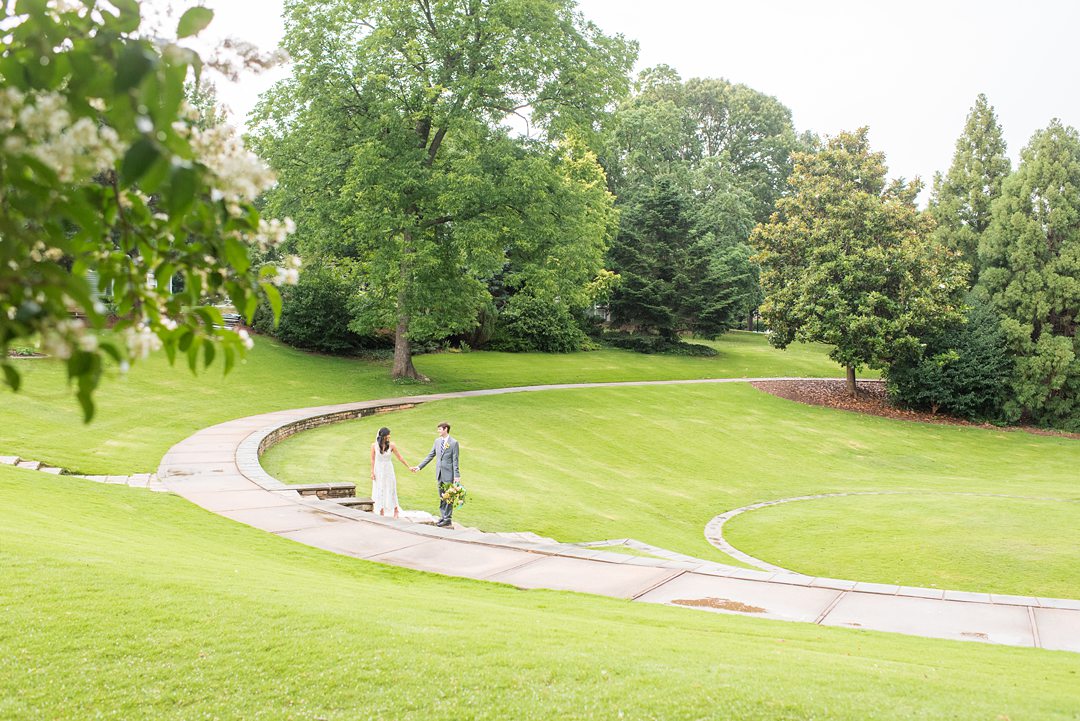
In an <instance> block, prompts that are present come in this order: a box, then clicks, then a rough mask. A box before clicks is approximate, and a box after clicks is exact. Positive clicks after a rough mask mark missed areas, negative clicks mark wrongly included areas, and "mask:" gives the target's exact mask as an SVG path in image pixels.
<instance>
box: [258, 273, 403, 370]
mask: <svg viewBox="0 0 1080 721" xmlns="http://www.w3.org/2000/svg"><path fill="white" fill-rule="evenodd" d="M355 276H356V273H355V271H354V269H353V267H352V266H351V265H349V264H344V263H340V262H338V263H330V262H323V261H320V260H318V259H313V260H311V261H309V262H308V263H306V264H305V266H304V268H303V270H302V271H301V272H300V279H299V282H298V283H297V284H296V285H295V286H290V287H286V288H283V289H282V290H283V292H282V305H281V321H280V323H279V324H278V326H277V328H274V326H273V315H272V313H271V312H270V310H269V308H267V307H265V306H263V307H260V309H259V310H258V312H256V314H255V320H254V321H253V325H254V327H255V329H256V330H257V331H259V332H260V333H268V334H270V335H273V336H275V337H277V338H279V339H280V340H282V341H283V342H285V343H288V344H289V345H291V346H294V347H296V348H302V349H304V350H312V351H318V352H320V353H335V354H343V355H344V354H351V353H355V352H356V351H358V350H360V349H362V348H373V347H378V346H379V345H382V343H380V341H378V340H377V339H374V338H367V337H364V336H361V335H358V334H357V333H354V332H353V331H351V330H349V321H350V319H351V317H350V314H349V309H348V307H349V297H350V295H351V294H352V292H353V290H354V288H355V287H356V277H355Z"/></svg>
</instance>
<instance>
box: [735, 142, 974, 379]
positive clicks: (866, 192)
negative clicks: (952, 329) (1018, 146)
mask: <svg viewBox="0 0 1080 721" xmlns="http://www.w3.org/2000/svg"><path fill="white" fill-rule="evenodd" d="M886 172H887V170H886V167H885V156H884V154H882V153H875V152H872V151H871V149H870V145H869V142H868V141H867V130H866V128H863V129H861V130H859V131H857V132H855V133H841V134H839V135H838V136H836V137H835V138H831V139H830V140H829V141H828V143H827V144H826V146H825V148H824V149H823V150H821V151H820V152H818V153H813V154H807V153H797V154H795V169H794V172H793V173H792V175H791V179H790V183H791V188H792V193H791V195H789V196H786V197H783V198H781V199H780V201H779V202H778V204H777V212H776V213H775V214H774V215H773V216H772V218H770V219H769V222H768V223H764V224H762V225H759V226H758V227H757V228H755V229H754V232H753V235H752V242H753V243H754V244H755V245H756V246H757V248H758V249H759V251H760V252H759V254H758V256H757V259H758V261H759V262H760V264H761V268H762V276H761V280H762V284H763V286H764V290H765V301H764V303H763V304H762V306H761V315H762V318H763V319H764V321H765V323H766V325H767V326H768V328H769V329H770V331H771V336H770V341H771V342H772V344H773V345H775V346H776V347H778V348H786V347H787V346H788V345H789V344H790V343H791V342H792V341H818V342H822V343H829V344H831V345H832V346H834V348H833V351H832V353H831V357H832V358H833V359H834V360H835V361H837V362H838V363H840V364H841V365H843V366H844V367H845V368H846V369H847V378H848V390H849V392H850V393H851V394H852V395H854V394H855V393H856V386H855V372H856V370H857V369H858V368H859V367H861V366H869V367H871V368H886V367H888V365H889V363H890V362H891V361H892V360H893V359H895V358H897V357H899V356H900V355H901V354H902V353H904V352H906V351H911V349H912V348H913V347H914V346H917V345H919V343H920V338H923V337H925V336H926V335H927V334H928V333H929V332H930V331H931V330H932V329H934V328H935V327H938V326H939V325H941V324H942V323H944V322H946V321H951V320H955V319H957V318H959V317H960V314H961V313H960V308H959V297H958V294H959V293H960V292H961V291H962V289H963V287H964V281H965V276H966V272H967V270H966V268H967V266H966V265H964V264H963V263H960V262H959V261H957V260H956V258H955V255H954V254H952V253H951V252H949V251H948V250H947V249H944V248H943V247H941V246H940V245H939V244H937V243H935V242H932V239H931V233H932V230H933V220H932V219H931V218H929V216H928V215H926V214H925V213H921V212H919V210H918V209H917V208H916V207H915V196H916V195H917V194H918V192H919V189H920V184H919V183H918V181H915V182H911V183H907V184H903V183H900V182H893V183H890V184H886Z"/></svg>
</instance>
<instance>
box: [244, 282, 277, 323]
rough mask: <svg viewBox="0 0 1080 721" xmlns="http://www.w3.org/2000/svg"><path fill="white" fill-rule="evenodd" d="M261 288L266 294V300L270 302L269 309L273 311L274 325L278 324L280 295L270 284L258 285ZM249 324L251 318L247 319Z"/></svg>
mask: <svg viewBox="0 0 1080 721" xmlns="http://www.w3.org/2000/svg"><path fill="white" fill-rule="evenodd" d="M259 285H261V286H262V289H263V292H264V293H266V299H267V300H268V301H270V309H271V310H273V311H274V325H277V324H278V321H280V320H281V293H279V292H278V289H277V288H276V287H275V286H274V285H272V284H270V283H259ZM250 322H251V318H250V317H249V318H248V323H250Z"/></svg>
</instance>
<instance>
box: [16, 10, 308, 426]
mask: <svg viewBox="0 0 1080 721" xmlns="http://www.w3.org/2000/svg"><path fill="white" fill-rule="evenodd" d="M212 16H213V15H212V13H211V11H210V10H208V9H206V8H192V9H190V10H188V11H187V12H186V13H184V15H183V16H182V17H181V18H180V21H179V25H178V27H177V32H176V34H177V37H178V39H182V38H185V37H190V36H192V35H195V34H197V33H198V32H200V31H201V30H202V29H203V28H205V27H206V25H207V24H208V23H209V22H210V20H211V18H212ZM140 24H141V14H140V6H139V3H138V2H136V0H111V2H109V3H105V2H99V1H98V0H81V1H80V2H64V1H55V2H45V0H18V1H17V2H14V3H11V2H8V1H7V0H0V368H3V373H4V380H5V382H6V383H7V385H8V386H10V387H11V388H12V389H14V390H18V389H19V387H20V380H21V379H20V374H19V371H18V369H17V364H16V363H14V362H12V360H11V359H10V358H9V356H8V352H9V350H10V349H11V348H12V347H13V346H17V345H20V344H27V345H28V344H31V343H33V342H35V341H40V345H41V347H42V348H43V349H44V350H45V352H47V353H49V354H51V355H53V356H55V357H57V358H60V359H62V360H63V361H64V362H65V363H66V365H67V373H68V377H69V378H70V379H71V381H73V383H74V386H75V388H76V395H77V397H78V400H79V402H80V403H81V405H82V407H83V410H84V414H85V417H86V419H87V420H89V419H90V418H91V417H92V415H93V412H94V406H93V401H92V394H93V391H94V389H95V388H96V386H97V384H98V381H99V379H100V377H101V374H102V369H103V366H104V364H105V362H106V361H107V360H110V359H111V361H113V362H115V363H116V364H118V365H119V366H120V368H121V369H126V367H127V366H128V364H129V363H131V362H132V361H134V360H136V359H138V358H143V357H145V356H146V355H147V354H149V353H150V352H152V351H154V350H156V349H159V348H163V349H164V351H165V352H166V353H167V354H168V357H169V360H170V361H174V360H175V358H176V356H177V354H178V353H179V354H183V355H186V358H187V362H188V364H189V365H190V367H191V369H192V370H193V371H194V370H196V369H197V368H198V367H199V366H208V365H209V364H210V363H211V362H212V361H213V360H214V359H215V357H217V356H218V355H219V354H220V355H221V356H222V357H223V363H224V366H225V370H226V372H228V370H229V369H230V368H231V367H232V366H233V364H234V363H235V362H236V360H237V358H238V357H239V356H240V355H242V354H243V353H244V351H245V350H246V349H248V348H250V347H251V339H250V338H249V337H248V336H247V334H246V333H245V332H244V331H239V332H233V331H231V330H226V329H225V328H224V327H223V326H224V323H223V322H222V317H221V314H220V312H219V311H218V310H217V308H215V306H214V303H217V302H231V303H232V304H233V305H234V306H235V307H236V308H237V309H238V310H239V311H240V312H241V313H242V314H244V315H245V316H247V317H248V319H249V320H250V318H251V316H252V315H253V313H254V311H255V309H256V307H257V305H258V304H259V302H260V300H261V299H263V298H265V299H267V300H268V301H269V303H270V304H271V306H272V307H274V309H275V314H276V313H277V312H278V311H279V310H280V297H279V295H278V291H277V289H276V288H275V285H277V284H280V283H287V282H295V279H296V275H297V268H298V263H299V261H298V260H296V259H287V260H286V261H285V263H284V264H281V266H279V265H276V264H258V263H256V262H254V261H253V259H254V258H259V257H268V256H273V255H274V254H273V252H272V251H273V249H274V248H275V247H276V246H277V245H279V244H280V243H281V242H282V241H283V240H284V239H285V237H286V236H287V235H288V233H290V232H291V231H292V229H293V228H292V224H291V221H288V220H285V221H278V220H268V219H265V218H262V217H260V214H259V212H258V210H257V209H256V208H255V206H254V205H253V201H254V200H255V198H256V197H257V196H258V195H259V194H260V193H261V192H263V191H264V190H266V189H267V188H269V187H270V186H271V185H272V184H273V182H274V178H273V175H272V174H271V173H270V172H269V171H268V170H267V168H266V167H265V166H264V165H263V164H262V163H261V162H260V161H259V160H258V158H256V157H255V156H254V155H253V154H251V153H250V152H248V151H247V150H245V148H244V146H243V144H242V143H241V142H240V140H239V138H238V137H237V135H236V134H235V132H234V131H233V129H231V128H229V127H228V126H220V125H219V126H211V127H208V126H207V124H205V123H200V122H199V118H198V113H197V111H195V110H194V109H193V108H191V107H190V106H189V105H188V104H187V103H186V102H185V92H184V84H185V81H186V80H189V79H191V78H194V79H195V80H196V81H197V80H198V77H199V75H200V73H201V70H202V61H201V59H200V58H199V56H198V54H196V53H195V52H193V51H192V50H190V49H187V48H185V47H183V46H181V45H179V44H177V42H167V41H161V40H156V39H153V40H152V39H148V38H146V37H144V36H142V35H141V34H140V32H139V28H140ZM95 274H96V288H95V287H94V283H92V281H91V277H93V276H94V275H95ZM178 277H179V278H182V283H174V282H173V281H174V279H176V278H178ZM174 286H181V287H182V290H180V291H178V292H175V293H174V292H172V288H173V287H174ZM99 298H106V299H111V302H112V304H113V306H114V307H113V308H111V309H109V310H111V313H107V310H106V306H105V305H104V304H103V303H102V302H101V301H100V300H99ZM110 316H111V319H110ZM107 321H109V323H110V324H111V329H110V330H106V325H107Z"/></svg>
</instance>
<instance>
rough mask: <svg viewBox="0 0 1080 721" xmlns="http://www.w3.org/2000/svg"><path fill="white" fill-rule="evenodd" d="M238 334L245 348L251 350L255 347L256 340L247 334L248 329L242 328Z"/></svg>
mask: <svg viewBox="0 0 1080 721" xmlns="http://www.w3.org/2000/svg"><path fill="white" fill-rule="evenodd" d="M236 334H237V335H238V336H240V342H241V343H243V344H244V347H245V348H247V349H248V350H251V349H252V348H254V347H255V340H254V339H253V338H252V337H251V334H250V333H248V332H247V329H246V328H241V329H240V330H238V331H236Z"/></svg>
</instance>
